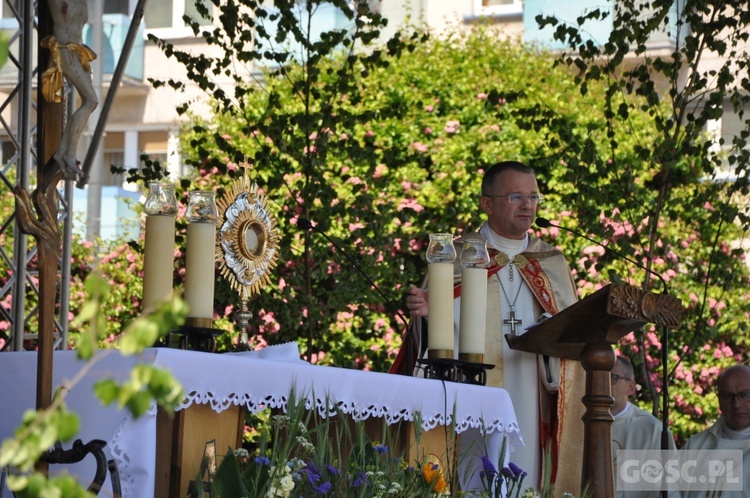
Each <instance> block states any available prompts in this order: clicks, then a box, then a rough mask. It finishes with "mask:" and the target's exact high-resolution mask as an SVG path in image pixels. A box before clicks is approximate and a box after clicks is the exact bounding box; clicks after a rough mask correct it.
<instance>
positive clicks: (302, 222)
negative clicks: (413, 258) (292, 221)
mask: <svg viewBox="0 0 750 498" xmlns="http://www.w3.org/2000/svg"><path fill="white" fill-rule="evenodd" d="M297 226H298V227H299V228H301V229H302V230H312V231H314V232H317V233H319V234H321V235H322V236H323V237H325V239H326V240H327V241H328V242H329V243H330V244H331V245H332V246H333V248H334V249H336V251H338V252H339V253H340V254H343V255H344V257H345V258H346V260H347V261H348V262H349V264H350V265H352V266H353V267H354V269H355V270H357V272H359V274H360V275H362V276H363V277H364V279H365V280H367V282H368V283H369V284H370V285H371V286H372V288H373V289H375V292H377V293H378V295H380V297H382V298H383V301H385V304H386V305H387V306H388V307H390V308H391V309H392V310H393V312H394V313H395V314H396V316H397V317H398V318H399V320H401V321H402V322H403V323H404V326H405V327H406V328H407V329H408V328H409V321H408V320H407V319H406V318H405V317H404V315H403V314H401V312H400V311H399V310H398V306H396V305H394V304H393V302H392V301H391V300H390V299H389V298H388V296H386V295H385V293H383V291H382V290H380V287H378V285H377V284H376V283H375V282H373V281H372V279H371V278H370V276H369V275H367V273H365V271H364V270H363V269H362V268H360V267H359V265H358V264H357V262H356V261H355V260H354V258H352V257H351V256H350V255H349V253H348V252H346V251H345V250H344V249H343V248H342V247H341V246H340V245H339V244H337V243H336V242H335V241H334V240H333V239H332V238H331V237H329V236H328V234H327V233H325V232H324V231H323V230H321V229H319V228H318V226H317V225H313V223H312V222H311V221H310V220H308V219H307V218H301V217H300V218H297Z"/></svg>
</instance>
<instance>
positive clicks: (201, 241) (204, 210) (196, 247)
mask: <svg viewBox="0 0 750 498" xmlns="http://www.w3.org/2000/svg"><path fill="white" fill-rule="evenodd" d="M215 195H216V194H215V193H214V192H203V191H199V190H194V191H192V192H190V200H189V202H188V208H187V214H186V216H187V219H188V221H189V222H190V223H189V224H188V228H187V241H186V248H185V251H186V256H185V302H186V303H187V305H188V309H189V311H188V318H187V321H186V322H187V324H188V325H190V326H194V327H206V328H210V327H211V325H212V321H213V316H214V281H215V279H216V277H215V275H214V268H215V254H216V220H217V219H218V215H217V209H216V202H215Z"/></svg>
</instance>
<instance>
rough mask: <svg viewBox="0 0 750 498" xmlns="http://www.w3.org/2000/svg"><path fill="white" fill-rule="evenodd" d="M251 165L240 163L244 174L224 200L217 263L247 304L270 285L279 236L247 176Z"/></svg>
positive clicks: (260, 197) (220, 216) (236, 180)
mask: <svg viewBox="0 0 750 498" xmlns="http://www.w3.org/2000/svg"><path fill="white" fill-rule="evenodd" d="M249 166H250V165H249V164H248V162H247V156H245V160H244V161H243V162H241V163H240V167H242V168H243V169H244V174H243V175H242V176H240V177H238V178H237V179H235V180H234V182H233V183H232V185H231V186H230V187H229V188H228V189H227V191H226V193H225V194H224V195H223V196H222V198H221V199H219V200H218V201H217V206H218V208H219V213H220V215H219V236H218V237H217V238H216V261H217V262H218V263H219V269H220V271H221V274H222V276H224V277H225V278H226V279H227V280H228V281H229V284H230V286H231V288H232V289H233V290H235V291H237V292H238V293H239V294H240V299H241V300H242V302H243V303H245V302H246V301H247V300H248V299H249V298H250V296H251V295H252V294H254V293H257V292H260V289H261V288H262V287H263V286H264V285H266V284H268V283H270V282H271V279H270V277H269V276H268V273H269V270H271V269H272V268H274V267H275V266H276V258H277V256H278V252H279V233H278V230H277V229H276V220H275V219H274V218H273V216H272V215H271V214H270V213H269V212H268V209H267V204H266V198H265V196H264V195H263V194H261V193H259V192H258V185H256V184H255V182H251V181H250V179H249V178H248V176H247V170H248V167H249Z"/></svg>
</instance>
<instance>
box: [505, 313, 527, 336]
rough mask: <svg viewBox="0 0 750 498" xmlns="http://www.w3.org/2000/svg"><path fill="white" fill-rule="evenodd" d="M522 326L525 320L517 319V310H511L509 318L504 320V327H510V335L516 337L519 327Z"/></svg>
mask: <svg viewBox="0 0 750 498" xmlns="http://www.w3.org/2000/svg"><path fill="white" fill-rule="evenodd" d="M522 324H523V320H521V319H520V318H517V317H516V310H514V309H513V308H511V309H510V313H508V318H505V319H504V320H503V325H510V335H516V330H517V326H518V325H522Z"/></svg>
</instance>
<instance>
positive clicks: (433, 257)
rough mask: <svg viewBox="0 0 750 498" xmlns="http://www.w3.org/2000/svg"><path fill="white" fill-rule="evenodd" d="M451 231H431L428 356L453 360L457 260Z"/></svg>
mask: <svg viewBox="0 0 750 498" xmlns="http://www.w3.org/2000/svg"><path fill="white" fill-rule="evenodd" d="M455 259H456V250H455V249H454V247H453V240H452V236H451V234H449V233H433V234H430V245H429V246H428V248H427V262H428V263H429V264H428V265H427V306H428V311H427V320H428V325H427V350H428V351H427V356H428V357H429V358H433V359H439V358H443V359H453V346H454V344H453V261H454V260H455Z"/></svg>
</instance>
